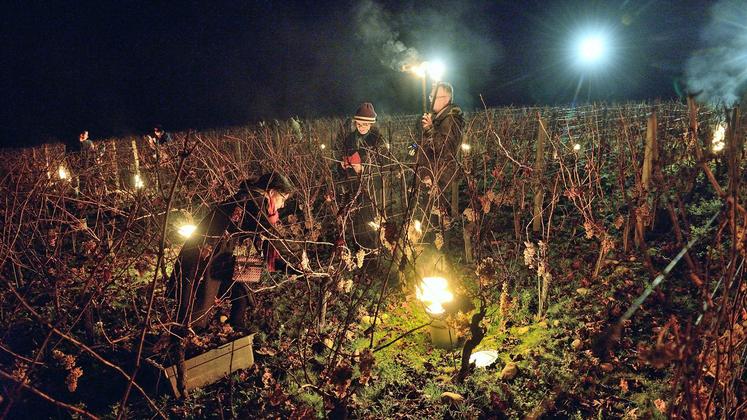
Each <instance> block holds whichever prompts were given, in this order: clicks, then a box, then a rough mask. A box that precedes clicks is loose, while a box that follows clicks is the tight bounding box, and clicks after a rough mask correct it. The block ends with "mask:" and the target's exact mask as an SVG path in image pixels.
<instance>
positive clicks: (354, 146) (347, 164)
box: [341, 102, 383, 176]
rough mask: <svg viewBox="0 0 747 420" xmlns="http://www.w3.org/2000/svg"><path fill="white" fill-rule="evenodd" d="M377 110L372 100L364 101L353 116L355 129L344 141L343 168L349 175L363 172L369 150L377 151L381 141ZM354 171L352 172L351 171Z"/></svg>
mask: <svg viewBox="0 0 747 420" xmlns="http://www.w3.org/2000/svg"><path fill="white" fill-rule="evenodd" d="M374 124H376V111H375V110H374V106H373V104H371V103H370V102H364V103H362V104H361V105H360V106H359V107H358V109H357V110H356V111H355V115H354V116H353V130H352V131H351V132H349V133H346V135H345V137H344V139H343V141H342V159H341V161H342V163H341V165H342V168H343V169H345V170H346V174H347V175H349V176H352V175H358V174H360V173H361V172H363V165H364V164H365V163H367V158H368V157H369V156H368V152H370V151H375V150H376V149H377V148H378V147H379V145H380V144H381V143H383V141H382V138H381V133H379V130H378V129H377V128H376V127H375V126H374ZM351 171H352V172H351Z"/></svg>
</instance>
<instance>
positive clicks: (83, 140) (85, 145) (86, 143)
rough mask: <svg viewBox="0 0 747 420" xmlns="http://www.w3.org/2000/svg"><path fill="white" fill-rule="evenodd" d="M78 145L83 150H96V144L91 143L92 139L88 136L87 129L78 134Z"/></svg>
mask: <svg viewBox="0 0 747 420" xmlns="http://www.w3.org/2000/svg"><path fill="white" fill-rule="evenodd" d="M78 145H79V147H80V150H81V151H83V152H92V151H94V150H96V145H95V144H93V140H91V139H90V138H89V137H88V130H84V131H83V132H81V133H80V134H79V135H78Z"/></svg>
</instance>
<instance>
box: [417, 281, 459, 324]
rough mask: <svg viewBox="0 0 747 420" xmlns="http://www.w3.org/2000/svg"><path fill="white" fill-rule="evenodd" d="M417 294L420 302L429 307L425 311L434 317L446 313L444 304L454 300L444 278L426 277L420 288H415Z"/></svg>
mask: <svg viewBox="0 0 747 420" xmlns="http://www.w3.org/2000/svg"><path fill="white" fill-rule="evenodd" d="M415 293H416V296H417V297H418V300H420V301H422V302H423V303H425V304H427V305H428V307H427V308H426V309H425V310H426V311H427V312H428V313H429V314H432V315H439V314H442V313H444V307H443V306H442V304H444V303H446V302H451V301H452V300H453V299H454V295H453V294H451V292H450V291H449V284H448V283H447V282H446V279H445V278H443V277H424V278H423V282H422V283H421V284H420V286H416V287H415Z"/></svg>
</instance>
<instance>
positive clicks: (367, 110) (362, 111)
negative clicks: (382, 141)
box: [353, 102, 376, 123]
mask: <svg viewBox="0 0 747 420" xmlns="http://www.w3.org/2000/svg"><path fill="white" fill-rule="evenodd" d="M353 119H354V120H355V121H360V122H367V123H375V122H376V111H374V107H373V104H372V103H371V102H363V103H362V104H361V106H359V107H358V110H357V111H355V116H354V117H353Z"/></svg>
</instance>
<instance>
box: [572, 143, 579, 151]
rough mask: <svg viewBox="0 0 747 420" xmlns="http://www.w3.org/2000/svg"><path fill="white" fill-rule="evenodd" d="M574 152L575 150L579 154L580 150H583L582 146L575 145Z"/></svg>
mask: <svg viewBox="0 0 747 420" xmlns="http://www.w3.org/2000/svg"><path fill="white" fill-rule="evenodd" d="M573 150H575V151H576V152H578V151H579V150H581V145H580V144H578V143H576V144H574V145H573Z"/></svg>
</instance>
